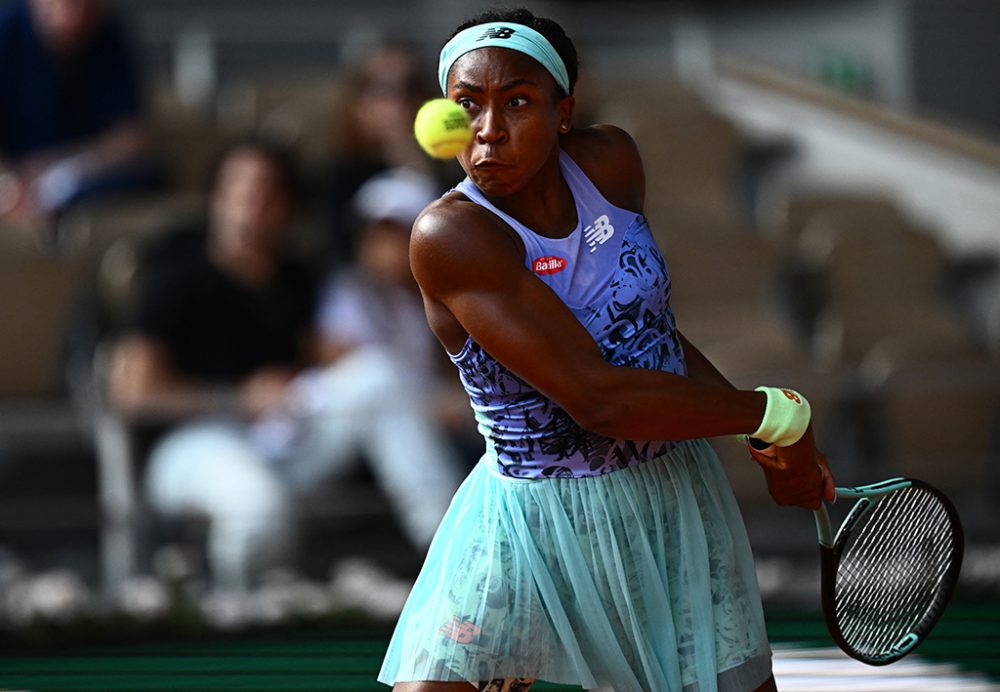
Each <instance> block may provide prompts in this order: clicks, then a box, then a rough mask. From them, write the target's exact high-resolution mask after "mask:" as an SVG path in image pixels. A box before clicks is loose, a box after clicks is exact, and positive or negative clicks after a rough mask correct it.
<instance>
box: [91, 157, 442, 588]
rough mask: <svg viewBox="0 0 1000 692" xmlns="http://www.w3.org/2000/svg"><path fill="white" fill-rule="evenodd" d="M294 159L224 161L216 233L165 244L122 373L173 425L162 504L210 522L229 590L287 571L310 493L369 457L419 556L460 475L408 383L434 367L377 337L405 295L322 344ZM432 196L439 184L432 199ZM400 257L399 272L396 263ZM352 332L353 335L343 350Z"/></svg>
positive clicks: (123, 401) (162, 462) (159, 455)
mask: <svg viewBox="0 0 1000 692" xmlns="http://www.w3.org/2000/svg"><path fill="white" fill-rule="evenodd" d="M284 161H285V158H284V157H283V156H281V155H279V154H278V152H276V151H274V150H272V149H269V148H267V147H265V146H264V145H263V144H261V143H252V142H245V143H242V144H240V145H238V146H236V147H235V148H233V149H231V150H230V151H229V152H228V154H226V155H225V156H224V157H223V162H222V164H221V166H220V168H219V172H218V174H217V176H216V184H215V188H214V190H213V194H212V202H211V209H210V215H209V220H208V226H207V231H206V232H205V233H202V234H199V233H194V234H192V233H186V234H182V235H180V236H177V237H173V238H172V239H169V240H167V241H165V242H163V243H162V244H161V247H160V248H159V249H158V250H157V252H156V253H155V262H154V263H153V264H152V265H151V266H150V267H148V268H147V270H146V275H145V277H144V278H145V282H146V290H145V292H144V295H143V297H142V299H141V300H140V306H139V309H138V315H137V324H136V330H135V332H134V333H132V334H131V335H128V336H126V337H124V338H123V339H122V340H121V341H120V343H119V344H118V345H117V347H116V349H115V351H114V354H113V356H112V362H111V365H110V372H109V388H110V393H111V396H112V400H113V402H115V403H116V404H117V406H118V407H119V408H120V409H121V410H122V411H123V412H124V413H125V414H127V415H128V416H129V417H130V418H131V419H133V420H136V421H146V422H152V423H154V424H155V423H159V424H167V425H173V427H171V428H170V429H169V430H168V431H167V432H166V433H165V434H162V435H160V436H159V437H158V438H157V439H156V440H155V442H154V444H153V446H152V449H151V452H150V455H149V467H148V471H147V475H146V486H147V493H148V496H149V501H150V504H151V505H152V506H153V508H154V509H155V510H156V511H157V512H158V513H160V514H162V515H166V516H172V515H177V516H187V515H190V514H196V515H200V516H204V517H207V519H208V522H209V534H208V557H209V561H210V568H211V570H212V577H213V581H214V582H215V584H216V586H218V587H221V588H224V589H232V588H236V589H239V588H245V587H247V586H249V585H250V584H251V583H252V582H253V581H255V580H256V579H257V577H259V576H261V575H262V574H263V573H264V572H265V571H266V570H267V569H269V568H271V567H278V566H282V565H286V564H288V562H289V561H291V560H292V559H293V557H294V554H293V552H292V549H293V547H294V544H295V538H296V535H297V531H296V529H297V526H296V523H297V521H298V519H299V518H300V517H298V516H297V512H296V507H297V506H298V504H299V500H300V499H301V498H303V497H304V496H305V495H306V494H308V493H309V492H310V491H311V490H312V489H313V488H315V486H316V484H317V483H319V482H322V481H325V480H329V479H335V478H337V477H338V474H342V473H343V472H345V471H346V470H348V469H350V468H352V467H353V464H354V463H355V462H356V461H357V460H358V458H359V455H361V456H362V457H363V458H364V459H365V460H367V461H369V462H370V463H371V466H372V470H373V472H374V475H375V477H376V480H377V481H378V482H379V483H380V485H381V486H382V489H383V490H384V492H385V494H386V496H387V497H388V498H389V500H390V501H392V503H393V505H394V507H395V508H396V510H397V512H398V514H399V515H400V518H401V520H402V524H403V528H404V530H405V531H406V532H407V534H408V536H409V537H410V538H411V539H412V540H413V542H414V543H415V544H416V545H417V546H418V547H420V548H425V547H426V546H427V544H428V543H429V541H430V538H431V536H432V534H433V532H434V529H435V528H436V526H437V523H438V521H439V520H440V518H441V516H442V515H443V513H444V510H445V508H446V506H447V503H448V502H449V501H450V498H451V495H452V493H453V492H454V490H455V488H456V487H457V485H458V482H459V480H460V471H459V468H458V465H457V462H456V461H455V460H454V454H453V453H452V452H451V450H450V448H449V447H448V445H447V444H446V442H445V441H444V439H443V438H442V435H441V434H440V433H439V431H438V430H437V429H436V428H435V426H434V424H433V422H432V421H431V420H430V418H429V417H428V415H427V413H426V411H425V410H424V401H423V399H422V398H421V396H420V394H419V391H420V390H419V387H417V386H416V384H415V380H414V378H411V377H410V376H409V375H408V372H409V371H411V370H414V369H419V367H420V366H419V365H416V364H414V363H412V362H409V361H404V360H402V358H401V357H400V356H399V355H398V354H397V353H396V352H395V351H394V349H393V347H391V346H388V347H385V348H383V345H384V344H385V343H386V337H385V336H384V335H383V334H382V333H381V332H377V333H371V332H368V333H367V334H366V333H365V330H366V329H370V328H372V326H373V325H375V324H379V323H384V321H385V319H386V317H385V315H383V313H382V311H383V310H394V309H395V307H393V303H394V300H395V299H388V300H387V301H385V302H379V303H376V304H373V305H367V306H364V307H363V314H360V315H355V316H354V321H353V325H352V324H349V323H348V322H349V320H350V318H349V317H348V316H346V315H345V316H344V329H345V331H344V332H339V326H340V318H339V317H335V318H334V321H333V323H330V322H329V321H325V327H324V332H325V333H326V335H327V338H326V339H324V340H323V343H324V347H323V348H322V349H317V348H316V345H317V342H316V340H315V339H314V338H313V336H314V330H313V324H314V320H315V315H316V309H315V302H316V301H315V297H316V295H315V293H314V292H313V287H312V285H311V279H310V278H309V277H310V274H309V272H307V271H305V269H304V268H303V266H301V264H300V263H296V262H292V261H290V260H286V259H284V255H283V254H282V248H283V247H284V246H285V241H287V240H288V228H289V221H290V220H291V212H292V206H291V204H290V200H291V194H290V193H289V185H288V181H289V180H290V179H291V178H290V177H289V175H288V174H286V173H285V171H286V170H288V168H287V165H286V164H285V163H284ZM396 189H397V190H398V188H396ZM433 196H434V192H433V190H431V189H429V188H428V189H426V194H425V195H422V196H421V197H420V200H419V204H420V206H421V207H422V206H423V204H426V202H427V201H429V199H431V198H433ZM409 199H412V193H411V196H410V198H409ZM412 209H413V208H412V207H411V209H410V211H408V212H407V213H408V214H413V215H414V216H415V214H416V212H415V211H413V210H412ZM410 222H412V218H411V219H410ZM407 228H408V226H407ZM403 235H404V236H405V233H404V234H403ZM374 254H376V255H383V253H380V252H376V253H374ZM403 262H404V265H403V267H407V268H406V273H407V274H408V265H406V264H405V255H404V259H403ZM389 264H393V265H394V268H393V270H392V273H394V274H395V275H396V276H397V277H400V272H401V270H402V268H403V267H400V266H399V261H398V258H397V260H394V261H392V262H389ZM411 280H412V279H411ZM407 290H410V293H409V295H410V297H411V301H412V300H413V299H416V300H417V301H419V298H417V296H416V294H415V293H413V292H412V289H407ZM412 307H413V306H412V304H411V305H409V306H408V307H407V308H405V309H406V310H407V311H408V317H407V320H408V322H407V324H408V325H410V328H408V332H407V336H406V338H407V339H413V338H414V330H413V329H412V326H413V325H414V324H416V322H415V320H416V317H417V316H416V315H415V314H413V313H412ZM396 314H399V315H402V314H403V312H402V311H399V312H397V313H396ZM420 317H421V318H422V315H420ZM365 319H369V320H371V321H370V323H369V324H368V326H367V327H366V326H364V320H365ZM389 321H390V322H391V320H389ZM359 325H360V326H359ZM421 327H422V328H423V330H425V331H426V329H427V327H426V324H425V323H424V324H422V325H421ZM341 334H350V335H351V336H350V337H344V340H343V341H340V342H338V343H337V344H335V343H334V342H335V341H336V340H337V339H339V338H340V335H341ZM359 335H360V336H359ZM355 337H359V338H358V340H355ZM417 338H418V339H419V338H423V335H422V334H421V335H418V337H417ZM390 341H392V339H390ZM317 353H322V354H323V355H324V356H325V357H326V358H327V359H328V360H329V361H330V364H329V365H324V364H323V362H322V361H321V360H318V359H317V358H315V357H314V355H315V354H317ZM176 421H181V422H180V424H175V425H174V423H175V422H176Z"/></svg>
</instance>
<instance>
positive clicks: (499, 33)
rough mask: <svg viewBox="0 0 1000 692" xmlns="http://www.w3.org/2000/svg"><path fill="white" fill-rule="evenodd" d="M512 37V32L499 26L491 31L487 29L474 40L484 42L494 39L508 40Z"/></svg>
mask: <svg viewBox="0 0 1000 692" xmlns="http://www.w3.org/2000/svg"><path fill="white" fill-rule="evenodd" d="M513 35H514V30H513V29H511V28H508V27H506V26H499V27H495V28H492V29H487V30H486V31H484V32H483V35H482V36H480V37H479V38H477V39H476V41H485V40H486V39H490V40H493V39H496V38H510V37H511V36H513Z"/></svg>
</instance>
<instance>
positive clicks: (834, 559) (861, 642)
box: [815, 478, 964, 666]
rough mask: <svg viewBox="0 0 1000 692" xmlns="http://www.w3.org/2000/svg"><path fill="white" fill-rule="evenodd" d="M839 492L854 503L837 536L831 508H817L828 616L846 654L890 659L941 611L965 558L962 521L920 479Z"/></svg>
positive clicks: (907, 648)
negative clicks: (833, 527) (963, 555)
mask: <svg viewBox="0 0 1000 692" xmlns="http://www.w3.org/2000/svg"><path fill="white" fill-rule="evenodd" d="M837 497H838V498H839V499H853V500H856V502H855V503H854V505H853V506H852V507H851V509H850V511H849V512H848V514H847V517H846V518H845V519H844V521H843V523H842V524H841V526H840V529H839V530H838V531H837V533H836V536H834V534H833V529H832V527H831V524H830V515H829V514H828V512H827V509H826V507H825V506H823V507H821V508H820V509H819V510H817V511H816V513H815V514H816V529H817V533H818V534H819V544H820V556H821V578H820V590H821V594H822V601H823V615H824V618H825V619H826V625H827V628H828V629H829V630H830V634H831V635H832V637H833V640H834V641H835V642H836V643H837V645H838V646H839V647H840V648H841V649H842V650H843V651H844V652H845V653H847V654H848V655H850V656H852V657H853V658H856V659H858V660H859V661H863V662H864V663H867V664H869V665H874V666H882V665H886V664H889V663H892V662H894V661H898V660H899V659H901V658H902V657H903V656H905V655H906V654H908V653H910V652H911V651H913V649H914V648H916V646H917V645H918V644H920V642H922V641H923V640H924V639H925V638H926V637H927V635H928V634H929V633H930V631H931V630H932V629H933V628H934V625H935V624H937V621H938V619H939V618H940V617H941V614H942V613H943V612H944V609H945V606H946V605H947V604H948V601H949V599H950V598H951V595H952V592H953V591H954V589H955V584H956V583H957V581H958V573H959V569H960V568H961V565H962V554H963V550H964V538H963V534H962V524H961V522H960V521H959V518H958V513H957V512H956V511H955V508H954V506H953V505H952V504H951V502H950V501H949V500H948V498H947V497H945V496H944V495H943V494H942V493H941V492H940V491H938V490H937V489H935V488H933V487H931V486H930V485H928V484H927V483H924V482H922V481H918V480H913V479H908V478H892V479H890V480H886V481H882V482H881V483H874V484H872V485H864V486H859V487H856V488H837Z"/></svg>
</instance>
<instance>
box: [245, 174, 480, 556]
mask: <svg viewBox="0 0 1000 692" xmlns="http://www.w3.org/2000/svg"><path fill="white" fill-rule="evenodd" d="M439 193H440V191H439V190H438V188H437V186H436V184H435V182H434V181H433V179H431V178H429V177H428V176H426V174H423V173H421V172H417V171H413V170H410V169H392V170H389V171H387V172H384V173H381V174H378V175H376V176H375V177H373V178H371V179H370V180H369V181H367V182H366V183H365V184H364V185H363V186H362V187H361V188H360V189H359V190H358V192H357V193H356V195H355V197H354V198H353V206H354V211H355V212H356V214H357V216H358V218H359V219H361V222H362V225H361V228H360V229H359V233H358V236H357V248H356V253H355V255H356V260H355V263H354V265H353V266H351V267H350V268H348V269H342V270H340V271H338V272H336V273H335V274H334V275H333V276H332V277H331V279H330V280H329V281H328V283H327V285H326V288H325V290H324V291H323V293H322V297H321V299H320V305H319V309H318V317H317V328H318V332H319V336H320V341H321V347H320V351H321V360H323V361H324V362H325V363H326V365H324V366H323V367H321V368H318V369H314V370H312V371H309V372H307V373H305V374H303V375H301V376H300V377H299V378H298V380H297V382H295V383H294V384H293V387H292V390H291V395H290V397H289V398H288V399H287V401H286V405H285V406H284V408H283V409H282V410H279V411H276V412H275V413H274V415H272V416H270V417H267V418H265V419H264V420H263V421H262V422H261V423H260V424H258V426H257V428H256V429H255V431H254V436H255V439H256V440H257V441H258V443H259V444H260V446H261V447H262V448H263V449H265V450H266V451H267V454H268V456H270V457H271V458H272V459H275V460H276V461H277V468H278V469H279V471H280V473H281V474H282V475H283V476H284V477H285V478H286V479H287V480H288V481H289V485H290V487H291V489H292V492H293V494H295V493H296V492H297V491H306V490H308V489H309V488H311V487H313V486H314V485H315V484H316V483H318V482H330V481H331V480H335V479H336V478H338V477H342V476H345V475H347V474H351V473H354V472H355V471H356V468H357V466H358V465H359V464H360V463H367V464H368V466H369V468H370V470H371V472H372V475H373V476H374V478H375V480H376V482H377V483H378V484H379V485H380V487H381V489H382V491H383V493H384V494H385V496H386V497H387V498H388V499H389V501H390V502H391V503H392V505H393V509H394V510H395V512H396V514H397V515H398V517H399V520H400V525H401V527H402V529H403V531H404V533H405V534H406V535H407V537H408V538H409V539H410V540H411V542H412V543H413V544H414V546H415V547H417V548H418V549H420V550H423V549H426V547H427V546H428V545H429V544H430V540H431V538H432V536H433V534H434V531H435V529H436V528H437V525H438V523H439V522H440V520H441V517H442V516H443V515H444V512H445V510H446V509H447V507H448V504H449V502H450V501H451V497H452V495H453V494H454V492H455V490H456V489H457V487H458V485H459V483H460V482H461V478H462V475H463V474H464V472H465V471H467V470H468V469H469V465H468V464H465V465H462V464H461V463H460V461H459V460H458V458H457V454H456V450H455V447H454V445H453V444H452V443H451V440H450V439H449V436H448V434H447V432H446V430H445V427H444V426H443V424H442V417H441V416H439V415H438V413H439V412H441V411H446V410H453V409H449V408H448V407H447V406H446V405H444V404H442V402H448V401H454V399H451V398H450V397H448V396H447V394H446V392H448V391H452V392H460V391H461V390H460V389H459V388H458V386H457V384H458V383H457V381H456V382H455V383H453V384H454V386H453V387H451V388H448V387H446V386H442V385H441V384H440V383H441V378H440V377H439V375H440V373H441V372H443V368H440V367H439V366H440V365H441V358H440V349H438V348H436V347H435V340H434V337H433V335H432V334H431V331H430V328H429V327H428V325H427V319H426V317H425V316H424V310H423V302H422V299H421V297H420V292H419V289H418V287H417V284H416V281H415V280H414V278H413V276H412V274H411V273H410V265H409V258H408V254H409V253H408V246H409V233H410V228H411V226H412V225H413V222H414V220H415V219H416V218H417V215H418V214H419V213H420V211H421V210H422V209H423V208H424V207H425V206H426V205H427V204H429V203H430V202H431V201H433V200H434V199H435V198H436V197H437V196H438V195H439ZM448 373H449V374H451V375H452V379H454V376H453V373H452V372H451V371H450V370H449V371H448ZM462 413H463V414H464V418H465V419H467V421H468V422H469V423H470V425H471V420H472V415H471V411H470V410H469V408H468V405H467V402H464V401H463V408H462ZM454 415H455V414H451V416H452V417H454ZM459 417H461V414H459Z"/></svg>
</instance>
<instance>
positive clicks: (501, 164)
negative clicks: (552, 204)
mask: <svg viewBox="0 0 1000 692" xmlns="http://www.w3.org/2000/svg"><path fill="white" fill-rule="evenodd" d="M448 96H449V97H450V98H451V99H453V100H454V101H457V102H458V103H459V104H460V105H461V106H462V107H463V108H465V109H466V111H467V112H468V113H469V117H470V118H471V120H472V132H473V135H474V136H473V139H472V142H471V143H470V144H469V146H468V147H467V148H466V150H465V151H464V152H463V153H461V154H459V156H458V160H459V162H460V163H461V164H462V168H464V169H465V172H466V173H468V175H469V177H470V178H471V179H472V181H473V182H474V183H476V185H477V186H478V187H479V189H480V190H482V191H483V192H484V193H486V194H487V195H490V196H494V197H503V196H506V195H510V194H512V193H515V192H517V191H519V190H520V189H522V188H523V187H524V186H525V185H527V184H528V183H530V182H531V181H532V180H533V179H534V177H535V175H536V174H537V173H538V171H539V170H540V169H541V168H542V166H543V165H544V164H545V163H546V162H549V161H557V160H558V158H557V157H558V153H557V148H556V144H557V142H558V139H559V131H560V129H559V128H560V126H561V125H563V124H564V123H568V122H569V120H570V117H571V116H572V112H573V99H572V97H567V96H561V95H560V94H559V91H558V87H557V86H556V83H555V80H554V79H553V78H552V75H550V74H549V73H548V71H547V70H546V69H545V68H544V67H542V66H541V65H540V64H539V63H538V62H536V61H535V60H534V59H532V58H531V57H529V56H527V55H524V54H523V53H519V52H517V51H512V50H508V49H505V48H481V49H479V50H474V51H472V52H470V53H466V54H465V55H463V56H462V57H460V58H459V59H458V60H457V61H456V62H455V64H454V65H453V66H452V68H451V72H450V73H449V75H448Z"/></svg>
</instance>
